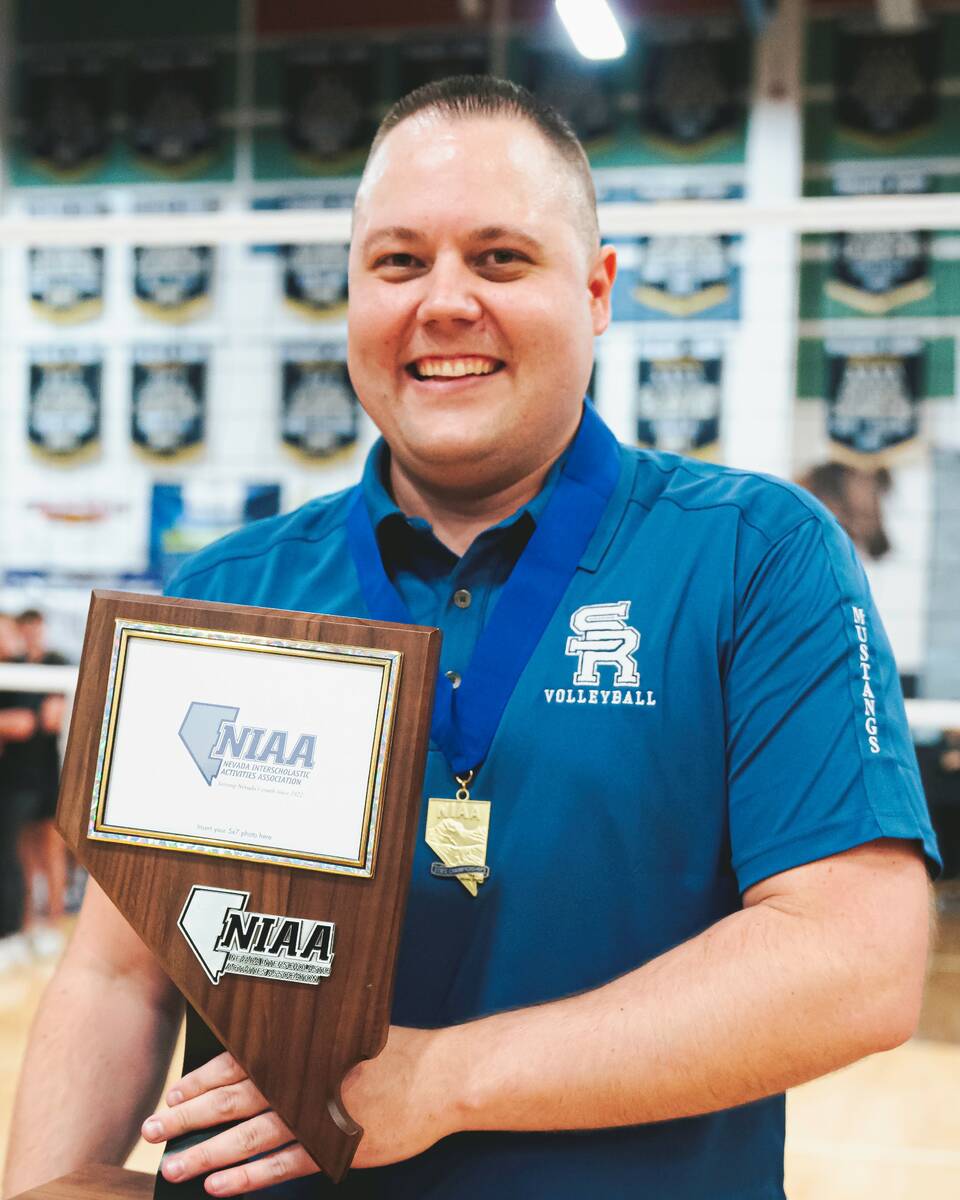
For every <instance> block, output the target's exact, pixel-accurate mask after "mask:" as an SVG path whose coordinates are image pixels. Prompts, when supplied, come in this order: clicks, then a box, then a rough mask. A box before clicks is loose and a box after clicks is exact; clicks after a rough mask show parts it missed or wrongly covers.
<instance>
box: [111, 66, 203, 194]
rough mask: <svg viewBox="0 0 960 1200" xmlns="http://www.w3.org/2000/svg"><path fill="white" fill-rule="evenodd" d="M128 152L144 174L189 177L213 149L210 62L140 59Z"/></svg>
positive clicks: (133, 99) (199, 168)
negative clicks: (152, 172)
mask: <svg viewBox="0 0 960 1200" xmlns="http://www.w3.org/2000/svg"><path fill="white" fill-rule="evenodd" d="M130 87H131V98H132V110H131V114H130V134H129V137H130V145H131V149H132V151H133V153H134V155H135V156H136V158H137V159H138V160H139V161H140V163H141V164H142V165H143V166H145V167H146V168H147V169H148V170H151V171H157V172H160V173H161V174H163V175H166V176H167V177H168V178H173V179H182V178H184V177H185V176H188V175H195V174H197V173H198V172H199V171H201V170H202V169H203V168H204V167H205V166H207V165H208V164H209V162H210V160H211V159H212V158H213V156H214V154H215V153H216V151H217V148H218V142H219V134H220V131H219V127H218V124H217V118H216V98H217V77H216V67H215V64H214V61H213V59H212V57H210V56H209V55H206V54H203V53H197V54H194V55H191V56H189V57H175V56H172V55H171V54H169V53H163V52H160V51H157V52H152V53H150V54H148V55H144V56H143V57H142V58H141V59H140V60H139V62H138V63H137V65H136V67H135V69H134V72H133V78H132V81H131V85H130Z"/></svg>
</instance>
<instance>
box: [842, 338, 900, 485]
mask: <svg viewBox="0 0 960 1200" xmlns="http://www.w3.org/2000/svg"><path fill="white" fill-rule="evenodd" d="M922 394H923V348H922V344H920V343H916V342H913V344H911V345H903V346H895V347H893V348H885V347H884V346H883V345H882V344H878V345H877V346H876V347H875V348H873V349H872V350H861V349H860V348H859V347H858V348H857V350H856V351H853V350H852V349H850V350H848V351H847V352H844V350H843V348H841V347H830V346H828V348H827V435H828V437H829V439H830V443H831V450H832V452H833V454H834V457H836V458H839V459H840V460H841V461H850V462H852V463H853V464H854V465H857V466H862V465H863V462H864V459H868V460H870V461H871V463H872V464H873V465H877V464H878V463H882V462H883V460H884V459H885V458H886V457H887V456H888V455H889V454H890V452H891V451H894V450H898V449H900V448H902V447H903V446H905V445H907V444H908V443H910V442H912V441H913V440H914V439H915V438H916V437H917V436H918V434H919V430H920V397H921V396H922Z"/></svg>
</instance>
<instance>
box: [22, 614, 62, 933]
mask: <svg viewBox="0 0 960 1200" xmlns="http://www.w3.org/2000/svg"><path fill="white" fill-rule="evenodd" d="M17 627H18V629H19V631H20V635H21V637H22V639H23V645H24V651H25V658H26V661H27V662H30V663H44V664H47V665H50V666H63V665H65V664H66V661H67V660H66V659H65V658H64V657H63V655H62V654H58V653H57V652H56V651H54V650H48V649H47V644H46V625H45V623H44V619H43V614H42V613H41V612H38V611H37V610H36V609H34V608H30V609H27V610H26V611H25V612H22V613H21V614H20V615H19V617H17ZM34 704H35V705H38V707H37V729H36V732H35V733H34V735H33V737H32V738H30V739H29V741H27V742H24V743H23V744H22V745H21V746H20V747H19V748H18V750H17V752H16V757H17V758H18V759H19V772H20V779H19V781H18V785H17V786H18V787H19V789H20V790H21V792H22V793H24V794H25V798H24V814H25V817H24V825H23V828H22V830H21V832H20V864H21V867H22V870H23V873H24V876H25V898H26V904H27V909H26V915H25V928H29V929H30V933H31V942H32V944H33V948H34V949H35V950H36V951H37V952H38V953H40V954H51V953H56V952H58V951H59V950H60V947H61V934H60V933H59V931H58V930H57V929H56V926H55V924H54V922H57V921H58V920H59V919H60V917H62V916H63V913H64V893H65V891H66V882H67V849H66V846H65V845H64V842H63V839H62V838H61V837H60V834H59V833H58V832H57V828H56V825H55V824H54V819H55V817H56V815H57V792H58V791H59V786H60V754H59V748H58V743H59V738H60V733H61V730H62V729H63V721H64V711H65V705H66V698H65V697H64V696H62V695H51V696H41V695H40V694H39V693H35V694H34ZM27 797H29V798H27ZM41 889H42V890H43V892H44V893H45V895H46V915H47V918H48V921H47V923H43V922H39V923H34V922H33V920H32V917H33V913H34V907H33V906H34V905H35V903H36V900H37V897H38V895H39V894H40V892H41Z"/></svg>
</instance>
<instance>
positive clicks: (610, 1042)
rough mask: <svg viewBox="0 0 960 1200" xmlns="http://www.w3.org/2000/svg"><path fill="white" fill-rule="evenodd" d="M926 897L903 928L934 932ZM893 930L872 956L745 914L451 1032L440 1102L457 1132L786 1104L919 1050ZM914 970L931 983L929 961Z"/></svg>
mask: <svg viewBox="0 0 960 1200" xmlns="http://www.w3.org/2000/svg"><path fill="white" fill-rule="evenodd" d="M916 866H917V868H918V869H919V870H920V871H922V867H921V866H920V864H919V863H917V864H916ZM921 886H924V885H923V884H921ZM919 895H920V896H921V899H919V900H917V901H914V902H913V908H914V912H913V914H912V915H911V914H909V913H904V914H902V920H903V921H904V923H905V924H906V923H907V922H909V921H911V920H919V921H920V922H921V924H924V925H925V920H926V916H925V912H924V911H923V905H924V903H925V900H924V899H923V898H922V893H919ZM918 906H919V907H918ZM839 919H840V916H839V914H838V920H839ZM888 927H889V921H888V922H887V925H884V923H883V922H878V924H877V952H876V953H875V954H871V953H863V952H862V951H860V950H852V949H849V948H847V949H845V948H844V943H843V939H839V940H838V939H835V938H834V937H833V934H832V932H831V930H830V926H829V923H828V922H826V923H825V922H824V921H822V920H819V919H808V918H806V917H805V916H802V915H798V914H796V913H793V912H790V911H784V910H780V909H778V908H776V907H775V906H771V907H768V906H766V905H757V906H755V907H753V908H749V909H745V910H744V911H742V912H739V913H736V914H734V915H732V916H730V917H727V918H726V919H724V920H722V921H720V922H719V923H718V924H716V925H714V926H713V927H711V928H710V929H708V930H707V931H706V932H704V933H703V934H701V935H700V936H698V937H695V938H693V939H692V940H691V941H689V942H687V943H685V944H684V945H682V946H679V947H677V948H676V949H674V950H672V951H670V952H669V953H667V954H665V955H663V956H661V957H660V958H658V959H656V960H654V961H652V962H650V963H648V964H647V965H645V966H644V967H641V968H640V969H638V970H636V971H633V972H631V973H630V974H628V975H625V976H623V977H621V978H620V979H617V980H615V981H613V982H612V983H609V984H607V985H605V986H604V987H601V988H598V989H596V990H594V991H591V992H586V993H583V994H582V995H579V996H574V997H571V998H569V999H566V1000H561V1001H556V1002H554V1003H551V1004H545V1005H543V1006H541V1007H538V1008H532V1009H520V1010H517V1011H515V1012H509V1013H502V1014H498V1015H496V1016H493V1017H489V1018H484V1019H482V1020H479V1021H476V1022H472V1023H470V1024H467V1025H463V1026H458V1027H454V1028H451V1029H448V1030H443V1031H441V1033H440V1035H439V1039H438V1043H437V1045H436V1046H435V1047H434V1049H433V1052H432V1058H433V1061H434V1062H441V1063H443V1064H444V1066H443V1067H442V1068H441V1075H442V1077H443V1081H442V1082H441V1085H440V1086H441V1087H443V1086H447V1087H448V1088H449V1089H450V1094H451V1096H452V1098H453V1099H454V1102H456V1103H458V1108H459V1111H460V1122H459V1124H460V1127H462V1128H464V1129H512V1130H522V1129H530V1130H537V1129H577V1128H596V1127H602V1126H613V1125H624V1124H638V1123H641V1122H651V1121H662V1120H667V1119H670V1118H675V1117H683V1116H691V1115H695V1114H697V1113H702V1112H709V1111H714V1110H717V1109H722V1108H729V1107H733V1106H735V1105H739V1104H744V1103H747V1102H749V1101H751V1100H756V1099H759V1098H760V1097H763V1096H767V1095H771V1094H773V1093H776V1092H780V1091H783V1090H785V1089H786V1088H788V1087H791V1086H793V1085H795V1084H798V1083H801V1082H804V1081H806V1080H808V1079H812V1078H814V1077H816V1076H817V1075H821V1074H824V1073H826V1072H828V1071H831V1070H835V1069H836V1068H838V1067H840V1066H842V1065H845V1064H847V1063H849V1062H852V1061H854V1060H856V1059H857V1058H860V1057H862V1056H864V1055H866V1054H869V1053H873V1052H875V1051H877V1050H882V1049H886V1048H889V1047H891V1046H893V1045H895V1044H898V1043H899V1042H900V1041H903V1040H904V1039H905V1038H906V1037H907V1036H909V1033H910V1032H911V1028H912V1021H913V1020H914V1019H915V1011H914V1010H915V1008H916V1007H917V1006H918V1003H919V988H918V987H916V985H914V984H908V985H907V987H906V989H905V990H904V989H903V984H902V979H896V978H893V979H891V975H892V974H895V972H892V971H891V966H890V958H889V957H888V956H887V955H886V953H885V951H884V949H883V947H882V945H881V942H882V939H883V938H884V937H885V936H887V934H888ZM891 936H892V933H891ZM920 941H921V943H922V942H923V941H924V938H923V937H922V936H921V938H920ZM911 956H912V959H913V961H912V962H911V963H910V964H909V970H910V971H911V972H912V974H913V975H914V976H915V975H916V972H917V970H918V969H919V973H920V977H921V979H922V956H923V946H922V945H920V946H919V947H918V948H916V949H914V950H913V951H911ZM903 970H904V973H905V972H906V971H907V966H905V967H904V969H903ZM911 988H913V990H914V991H916V993H917V997H916V1001H915V998H914V996H913V995H912V994H911ZM904 995H906V1000H904Z"/></svg>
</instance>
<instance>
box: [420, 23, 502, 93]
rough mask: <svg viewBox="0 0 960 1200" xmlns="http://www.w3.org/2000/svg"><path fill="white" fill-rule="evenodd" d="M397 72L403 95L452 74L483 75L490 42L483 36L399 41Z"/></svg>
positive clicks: (488, 62)
mask: <svg viewBox="0 0 960 1200" xmlns="http://www.w3.org/2000/svg"><path fill="white" fill-rule="evenodd" d="M399 59H400V61H399V66H398V73H399V79H400V90H399V93H398V97H397V98H399V97H400V96H405V95H406V94H407V93H408V92H412V91H413V90H414V88H418V87H422V86H423V84H425V83H433V82H435V81H436V80H438V79H446V78H448V77H449V76H451V75H486V74H487V72H488V71H489V70H490V44H489V41H488V39H487V38H485V37H457V38H426V39H424V38H422V37H421V36H419V35H418V36H417V37H416V38H415V39H412V40H410V41H404V42H401V43H400V48H399Z"/></svg>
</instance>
